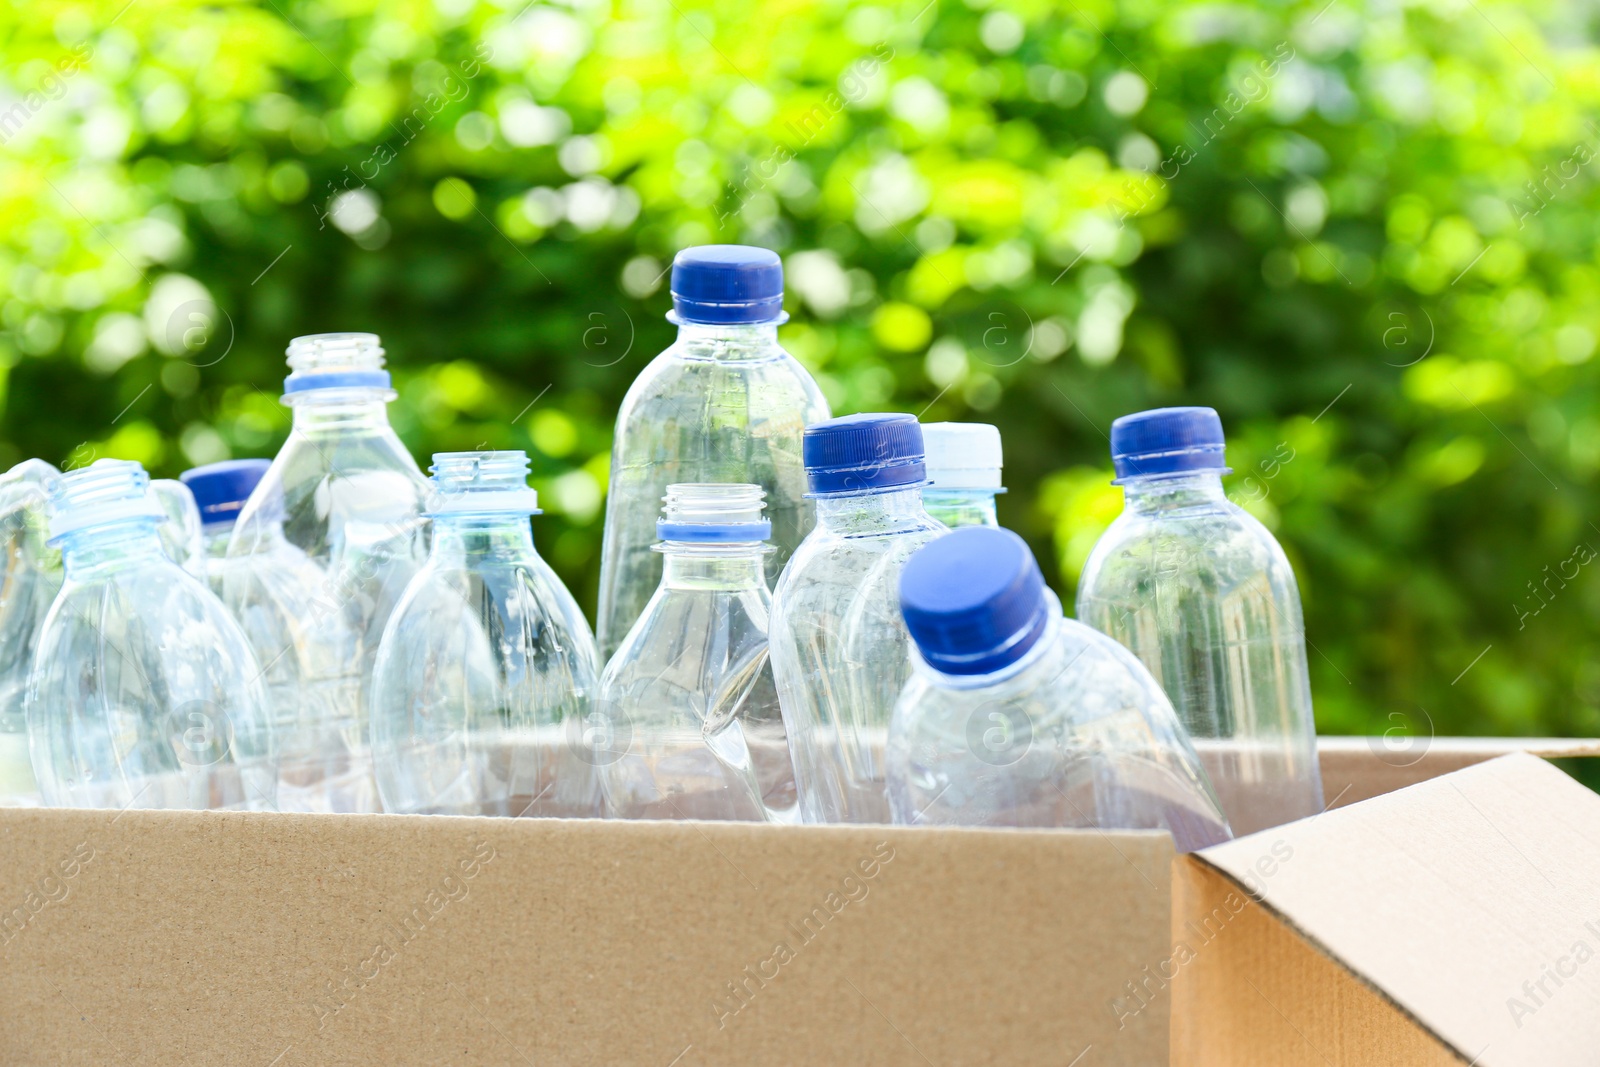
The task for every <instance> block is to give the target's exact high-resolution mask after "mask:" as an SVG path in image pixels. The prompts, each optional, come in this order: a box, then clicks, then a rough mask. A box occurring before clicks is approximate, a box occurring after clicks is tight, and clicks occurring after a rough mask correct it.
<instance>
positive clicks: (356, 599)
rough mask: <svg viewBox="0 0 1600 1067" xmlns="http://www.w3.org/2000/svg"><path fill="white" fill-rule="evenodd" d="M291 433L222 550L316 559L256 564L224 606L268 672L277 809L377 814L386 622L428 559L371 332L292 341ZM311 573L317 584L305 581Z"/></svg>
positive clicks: (413, 470)
mask: <svg viewBox="0 0 1600 1067" xmlns="http://www.w3.org/2000/svg"><path fill="white" fill-rule="evenodd" d="M288 355H289V369H290V374H289V376H288V377H287V378H286V379H284V383H283V390H284V395H283V402H284V403H285V404H286V405H288V407H289V408H290V410H291V411H292V412H293V413H294V415H293V423H292V427H291V429H290V432H289V439H288V440H287V441H285V442H284V444H283V447H282V448H281V449H280V450H279V451H278V454H277V456H276V457H274V458H273V461H272V466H271V467H269V468H268V470H267V473H266V474H265V475H264V476H263V477H262V479H261V481H260V482H259V483H258V484H257V485H256V488H255V490H254V491H253V492H252V493H251V495H250V499H249V501H247V502H246V503H245V505H244V507H243V509H241V511H240V513H239V520H238V522H237V523H236V524H235V526H234V530H233V538H232V540H230V541H229V543H228V557H229V558H230V559H235V558H239V557H247V556H260V555H263V554H268V553H272V552H274V551H276V550H277V546H278V542H279V539H280V535H281V538H282V539H284V540H287V541H288V543H289V544H291V545H293V546H295V547H296V548H299V549H300V550H301V551H302V552H303V553H304V554H305V555H306V556H307V557H309V558H310V560H311V562H312V563H314V564H315V565H316V570H315V571H314V572H313V571H311V570H308V569H306V568H296V569H293V570H291V569H289V568H272V567H270V566H257V565H256V564H255V563H252V564H251V565H249V566H247V567H246V568H245V570H246V571H247V572H248V573H249V574H250V575H251V577H250V580H248V581H243V582H239V583H237V585H235V584H234V583H228V584H227V587H226V592H227V601H228V606H229V608H231V609H232V611H233V613H234V615H235V616H236V617H238V618H239V619H240V621H241V623H242V624H243V625H244V627H245V630H246V632H247V633H248V634H249V635H250V638H251V641H252V643H253V645H254V646H255V651H256V656H257V657H258V658H259V659H260V660H261V662H262V665H263V667H264V669H265V670H266V671H267V684H268V687H269V689H270V691H271V694H272V698H273V710H274V713H275V714H277V715H278V716H279V717H280V720H281V721H280V729H279V732H278V736H279V742H280V744H281V745H282V750H283V757H282V773H283V782H282V788H281V789H280V790H279V804H280V806H281V807H282V808H283V809H284V810H286V811H377V810H379V807H378V791H377V786H376V784H375V782H374V781H373V778H372V759H371V753H370V750H369V737H368V725H367V698H368V692H369V688H370V686H371V681H372V663H373V660H374V658H375V657H376V655H377V652H378V641H379V639H380V638H381V637H382V635H383V627H384V624H385V623H386V622H387V621H388V619H389V614H390V612H392V611H393V610H394V605H395V603H396V601H398V600H399V598H400V594H401V593H402V592H403V591H404V590H405V587H406V583H408V582H409V581H410V580H411V578H412V576H413V575H414V574H416V572H417V570H418V569H419V568H420V567H421V566H422V563H423V561H424V560H425V559H426V557H427V530H426V520H425V519H424V518H423V512H424V510H425V509H426V507H427V496H428V481H427V479H426V478H424V477H423V475H422V472H421V471H420V470H419V469H418V468H417V464H416V461H415V460H413V459H412V458H411V454H410V453H409V452H407V451H406V447H405V445H403V444H402V443H401V442H400V438H399V437H398V436H397V435H396V434H395V432H394V429H393V427H391V426H390V425H389V416H388V411H387V404H388V402H389V401H390V400H393V399H394V396H395V394H394V391H393V390H392V389H391V388H390V386H389V372H388V371H386V370H384V369H383V363H384V360H383V348H382V346H381V345H380V344H379V343H378V338H377V337H376V336H374V335H373V334H370V333H334V334H316V335H313V336H310V337H297V338H295V339H294V340H293V341H291V342H290V343H289V350H288ZM313 574H315V584H314V585H308V584H307V582H308V580H310V579H311V578H312V576H313Z"/></svg>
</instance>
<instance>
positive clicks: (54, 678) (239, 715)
mask: <svg viewBox="0 0 1600 1067" xmlns="http://www.w3.org/2000/svg"><path fill="white" fill-rule="evenodd" d="M52 503H53V515H52V518H51V521H50V532H51V535H52V537H51V540H52V543H53V544H55V545H56V546H57V547H58V548H59V549H60V550H61V556H62V561H63V564H64V567H65V580H64V582H63V584H62V586H61V591H60V592H59V593H58V594H57V595H56V598H55V602H54V603H53V604H52V605H51V608H50V612H49V614H48V615H47V616H46V617H45V621H44V626H43V627H42V629H41V631H40V634H39V645H38V650H37V652H36V653H35V656H34V666H33V672H32V677H31V679H30V681H29V686H28V698H27V719H28V738H29V744H30V750H31V754H32V762H33V768H34V772H35V774H36V775H37V776H38V781H39V788H40V791H41V793H42V794H43V797H44V800H45V802H46V803H47V804H50V805H54V806H58V807H83V808H130V807H138V808H227V809H233V810H271V809H272V808H274V807H275V806H276V805H275V797H276V791H277V781H278V774H277V766H276V751H275V745H274V733H273V721H272V717H271V715H270V713H269V709H268V706H267V696H266V692H265V689H264V687H263V685H262V679H261V669H260V667H259V666H258V664H257V662H256V659H255V656H254V655H252V653H251V651H250V645H249V643H248V642H247V641H246V639H245V636H244V634H243V633H242V632H241V631H240V629H239V627H238V625H237V624H236V623H235V622H234V620H233V618H232V617H231V616H230V615H229V614H228V612H227V610H226V609H225V608H224V607H223V605H222V602H221V601H220V600H218V599H217V597H216V596H215V595H214V594H213V593H212V592H211V590H210V589H208V588H206V586H205V585H204V584H203V583H202V582H201V581H200V580H198V579H197V578H195V577H194V576H193V575H191V574H189V573H188V572H187V571H185V570H184V569H183V568H182V567H180V566H178V565H177V564H176V563H174V562H173V561H172V560H171V559H170V558H169V557H168V556H167V554H166V552H165V550H164V548H163V546H162V543H161V535H160V532H159V529H158V527H159V524H160V521H161V518H162V512H161V508H160V505H159V504H158V503H156V501H155V500H154V499H153V498H152V497H151V495H150V493H149V478H148V477H147V476H146V474H145V472H144V469H143V468H142V467H140V466H139V464H137V463H129V462H125V461H122V460H111V459H102V460H99V461H97V462H95V463H93V464H91V465H90V466H88V467H85V468H82V469H80V470H75V471H71V472H69V473H67V474H66V475H64V476H63V477H62V478H61V480H60V481H59V482H58V483H57V484H56V486H55V491H54V495H53V500H52Z"/></svg>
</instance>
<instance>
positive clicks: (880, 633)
mask: <svg viewBox="0 0 1600 1067" xmlns="http://www.w3.org/2000/svg"><path fill="white" fill-rule="evenodd" d="M804 447H805V463H806V474H807V476H808V478H809V483H810V488H811V497H812V499H813V500H815V501H816V506H817V526H816V529H814V530H812V531H811V533H810V535H809V536H807V538H806V539H805V541H804V542H803V543H802V544H801V545H800V548H799V549H798V550H797V551H796V552H795V554H794V558H793V559H791V560H790V561H789V565H788V567H786V568H785V569H784V572H783V577H782V578H780V579H779V580H778V587H777V589H776V590H775V591H774V593H773V609H772V670H773V675H774V677H775V679H776V680H777V683H778V695H779V697H780V699H781V701H782V707H783V720H784V724H785V726H786V727H787V729H788V733H789V748H790V751H791V752H792V754H793V756H794V770H795V782H796V787H797V790H798V793H799V798H800V814H801V818H802V819H803V820H804V821H805V822H808V823H838V822H845V823H885V822H888V821H889V801H888V798H887V796H886V794H885V792H884V782H885V779H884V764H883V745H884V740H885V737H886V735H887V732H888V727H889V715H890V712H891V711H893V709H894V702H895V700H896V698H898V697H899V695H900V688H901V686H902V685H904V684H905V680H906V678H907V677H909V676H910V674H911V638H910V635H909V634H907V632H906V627H905V622H904V620H903V619H902V618H901V616H900V599H899V594H898V591H897V583H898V581H899V578H900V568H901V567H902V566H903V565H904V564H905V561H906V560H907V559H909V558H910V557H911V554H912V553H913V552H915V551H916V550H917V549H919V548H921V547H922V546H923V545H924V544H926V543H927V542H929V541H931V540H933V539H934V538H935V537H938V536H939V535H940V534H943V533H945V532H946V529H945V526H944V525H943V524H942V523H940V522H939V521H938V520H936V519H934V518H932V517H931V516H930V515H929V514H928V513H927V511H925V510H924V509H923V506H922V490H923V487H924V486H925V485H926V484H927V477H926V471H925V467H924V463H923V459H924V456H923V444H922V430H921V427H919V426H918V425H917V420H916V419H915V418H914V417H912V416H910V415H901V414H881V413H875V414H865V415H846V416H844V417H843V418H838V419H832V420H830V421H828V422H824V423H820V424H818V425H816V426H812V427H810V428H808V429H807V430H806V433H805V446H804Z"/></svg>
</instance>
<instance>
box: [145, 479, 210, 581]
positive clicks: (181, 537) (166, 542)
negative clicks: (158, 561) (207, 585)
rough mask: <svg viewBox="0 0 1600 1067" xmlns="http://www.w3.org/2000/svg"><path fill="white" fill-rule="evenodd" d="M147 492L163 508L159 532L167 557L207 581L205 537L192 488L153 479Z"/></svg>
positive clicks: (166, 480)
mask: <svg viewBox="0 0 1600 1067" xmlns="http://www.w3.org/2000/svg"><path fill="white" fill-rule="evenodd" d="M148 492H149V494H150V498H151V499H152V500H154V501H155V503H156V506H157V507H158V508H160V509H161V516H162V517H161V525H160V526H159V527H157V529H156V532H157V534H159V535H160V537H161V547H162V548H163V549H165V550H166V553H167V556H168V558H169V559H171V560H172V562H174V563H176V564H177V565H178V566H180V567H182V568H183V569H184V570H186V571H188V572H189V573H190V574H192V575H194V576H195V577H196V578H204V577H205V573H206V548H205V536H204V534H203V532H202V529H201V520H200V509H199V507H198V506H196V504H195V499H194V495H193V494H192V493H190V492H189V487H188V486H186V485H184V484H183V483H182V482H175V481H172V480H171V479H168V478H152V479H151V480H150V488H149V490H148Z"/></svg>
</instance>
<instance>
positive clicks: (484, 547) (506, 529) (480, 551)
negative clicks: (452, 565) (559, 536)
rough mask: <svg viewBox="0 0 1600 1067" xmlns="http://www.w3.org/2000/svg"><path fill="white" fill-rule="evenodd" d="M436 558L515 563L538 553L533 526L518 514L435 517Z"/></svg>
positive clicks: (434, 549)
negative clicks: (535, 546) (534, 545)
mask: <svg viewBox="0 0 1600 1067" xmlns="http://www.w3.org/2000/svg"><path fill="white" fill-rule="evenodd" d="M432 553H433V556H434V558H435V559H454V560H456V561H457V562H474V561H486V560H504V561H515V560H518V559H527V558H529V557H531V556H533V555H534V554H535V549H534V547H533V524H532V523H531V522H529V517H528V515H527V514H526V513H525V512H524V513H516V512H486V513H484V514H445V515H435V516H433V548H432Z"/></svg>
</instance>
